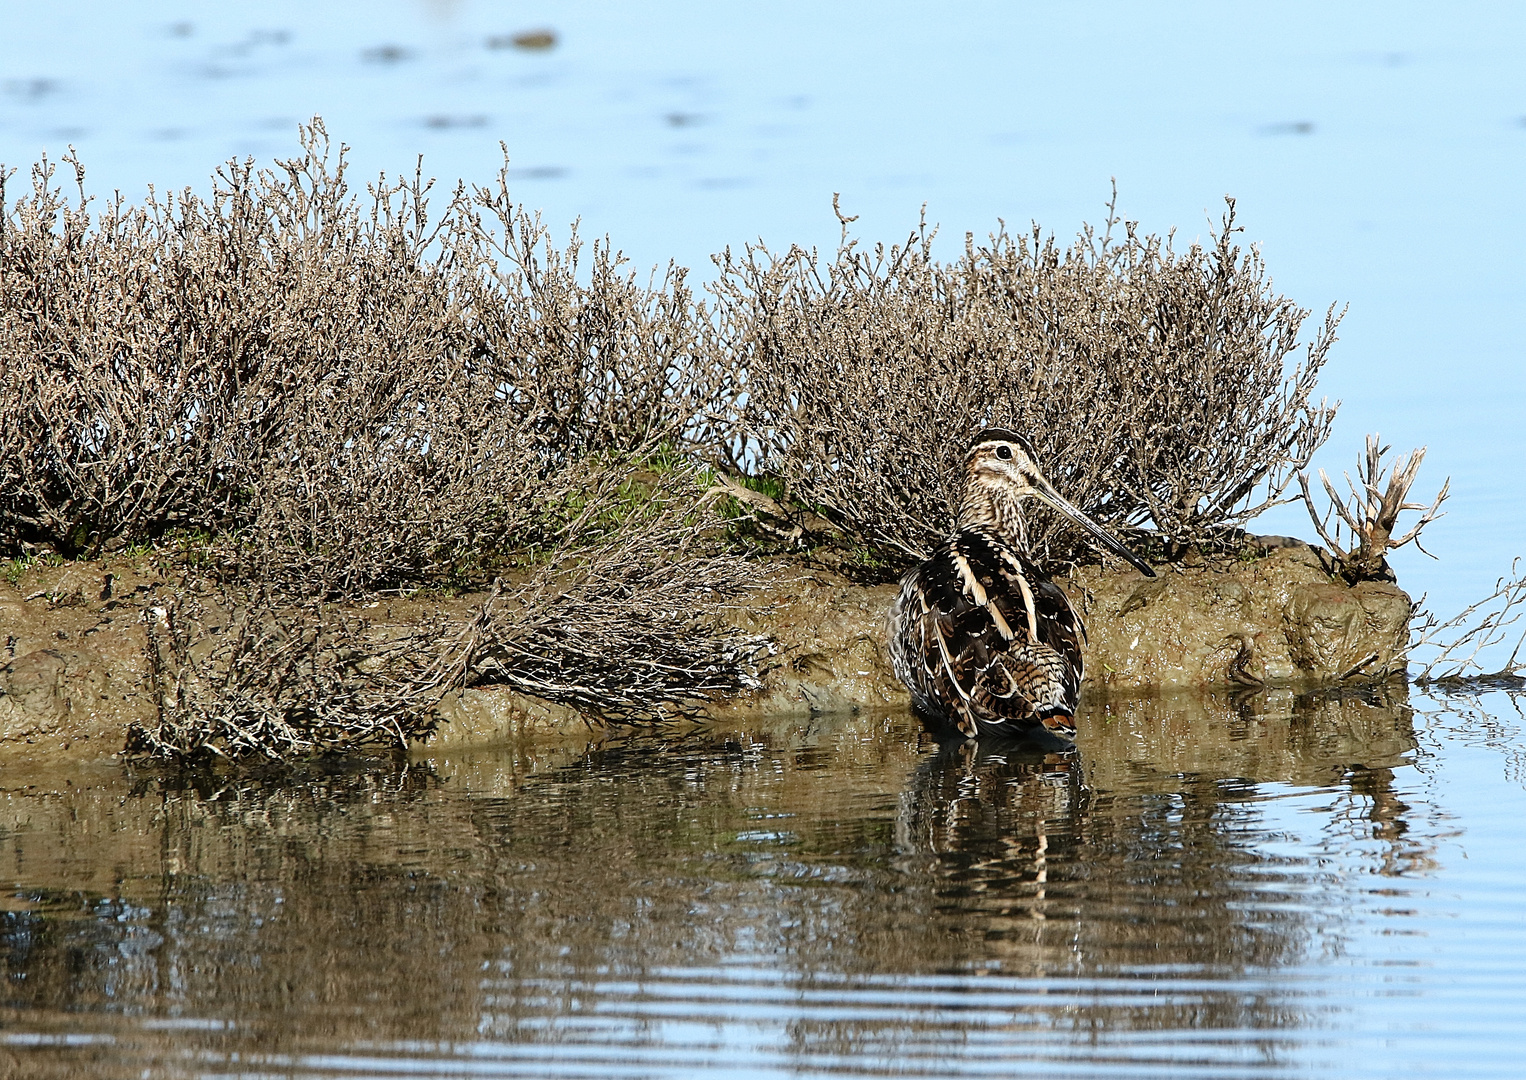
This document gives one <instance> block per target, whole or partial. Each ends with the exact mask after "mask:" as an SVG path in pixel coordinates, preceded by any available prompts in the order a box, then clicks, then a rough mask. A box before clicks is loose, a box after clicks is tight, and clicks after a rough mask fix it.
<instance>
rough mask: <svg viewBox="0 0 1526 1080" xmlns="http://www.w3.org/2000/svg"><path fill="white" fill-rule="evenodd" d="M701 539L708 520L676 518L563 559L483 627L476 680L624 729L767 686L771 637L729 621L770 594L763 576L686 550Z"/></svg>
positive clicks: (744, 564) (720, 557)
mask: <svg viewBox="0 0 1526 1080" xmlns="http://www.w3.org/2000/svg"><path fill="white" fill-rule="evenodd" d="M699 542H700V538H699V535H698V527H697V526H696V524H694V523H690V524H688V525H680V524H677V523H675V522H674V521H673V520H672V516H671V513H664V514H662V515H660V516H659V517H658V518H657V519H656V520H655V521H653V522H650V523H648V524H646V525H643V526H641V527H639V528H634V529H631V530H628V531H626V532H622V533H621V534H620V535H619V537H618V538H617V539H616V540H615V541H612V542H608V543H605V544H603V545H600V546H598V547H596V548H594V549H592V550H590V551H584V552H579V553H577V554H576V555H574V556H571V557H569V558H567V559H565V560H557V561H556V562H555V563H553V564H552V565H550V566H548V567H547V568H546V569H545V570H543V571H542V572H541V573H539V574H538V575H537V576H536V579H535V580H533V581H532V582H530V583H529V584H527V585H526V586H524V587H523V588H521V589H519V590H518V591H517V592H516V593H515V594H513V595H512V596H510V597H508V598H507V602H506V603H504V604H503V605H502V606H500V607H499V608H497V609H496V612H495V614H494V616H493V617H492V618H491V619H489V620H487V621H485V622H484V623H483V625H482V630H481V645H480V652H481V659H480V660H479V661H478V662H477V663H476V664H475V666H474V669H473V679H474V681H476V682H485V683H493V684H500V685H506V686H509V687H512V688H513V689H515V690H518V691H520V692H521V693H526V694H532V695H534V696H536V697H539V698H544V699H546V700H548V701H555V702H560V703H562V704H565V705H570V706H572V707H573V708H575V709H577V710H578V711H579V712H581V713H583V714H584V715H585V716H591V717H596V718H598V719H600V720H605V721H611V722H619V723H629V722H650V721H659V720H666V719H673V718H677V717H684V716H696V715H698V714H699V706H702V705H703V704H704V703H705V702H707V701H712V700H714V699H716V698H718V697H729V696H733V695H736V694H741V693H745V692H747V691H749V690H756V689H758V688H759V686H760V685H761V684H760V682H759V681H758V675H757V663H758V661H759V659H760V657H761V656H762V655H763V654H764V653H765V652H766V651H767V639H766V638H763V637H759V636H755V635H749V634H746V633H744V632H743V631H741V630H739V629H737V628H736V627H734V626H732V625H729V624H728V623H726V622H725V621H724V620H723V619H722V618H721V617H720V616H721V614H722V612H723V611H724V609H725V608H726V607H727V606H729V605H731V604H733V603H734V602H735V601H736V599H737V598H738V597H740V596H741V595H743V594H745V593H747V592H748V591H751V590H754V589H757V588H759V587H760V585H761V582H760V579H759V576H758V568H757V566H756V565H755V564H753V563H750V562H748V561H747V560H745V559H743V558H741V557H739V556H737V555H735V554H733V553H729V552H705V551H703V550H702V549H696V550H686V549H688V548H689V545H691V544H697V543H699Z"/></svg>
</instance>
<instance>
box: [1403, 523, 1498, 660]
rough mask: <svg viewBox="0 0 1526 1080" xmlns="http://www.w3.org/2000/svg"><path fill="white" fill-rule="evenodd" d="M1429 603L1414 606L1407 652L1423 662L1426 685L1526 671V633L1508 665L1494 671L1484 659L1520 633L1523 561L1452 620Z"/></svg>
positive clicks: (1419, 602) (1418, 601)
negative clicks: (1524, 657) (1523, 652)
mask: <svg viewBox="0 0 1526 1080" xmlns="http://www.w3.org/2000/svg"><path fill="white" fill-rule="evenodd" d="M1437 501H1438V502H1439V501H1440V500H1439V499H1438V500H1437ZM1424 605H1425V597H1423V596H1422V597H1421V598H1420V599H1419V600H1417V601H1415V603H1414V606H1413V608H1412V613H1411V617H1410V631H1409V634H1410V636H1409V648H1408V649H1407V651H1406V655H1407V656H1409V657H1412V658H1415V659H1417V660H1418V661H1419V662H1420V671H1419V673H1418V674H1417V675H1415V677H1414V681H1415V682H1417V683H1419V684H1421V685H1425V684H1427V683H1460V682H1467V681H1468V680H1485V681H1487V680H1510V679H1518V678H1519V676H1520V673H1521V672H1522V671H1523V670H1526V660H1522V659H1521V649H1522V647H1523V646H1526V632H1523V633H1522V634H1520V635H1519V636H1517V637H1516V641H1515V647H1514V648H1512V649H1511V650H1510V656H1509V657H1508V658H1507V659H1506V660H1505V662H1504V664H1503V665H1502V666H1500V667H1498V668H1495V669H1494V670H1492V671H1491V670H1489V669H1488V668H1486V667H1485V666H1484V664H1485V662H1486V661H1484V660H1483V659H1482V658H1483V657H1485V656H1487V655H1489V650H1491V649H1493V648H1494V647H1495V646H1497V645H1500V644H1502V643H1503V642H1505V641H1506V640H1507V639H1508V637H1509V636H1510V635H1511V634H1513V633H1514V631H1513V630H1512V629H1511V627H1513V626H1514V625H1515V624H1516V623H1518V622H1519V621H1520V619H1521V616H1522V615H1526V574H1523V573H1521V561H1520V560H1519V559H1516V560H1515V561H1514V562H1513V563H1511V564H1510V576H1509V577H1502V578H1500V579H1499V580H1498V581H1496V582H1495V583H1494V591H1493V592H1491V593H1490V594H1489V595H1488V596H1485V597H1484V598H1483V599H1481V600H1477V601H1475V602H1473V603H1472V604H1469V605H1468V606H1467V607H1465V608H1463V609H1462V610H1461V611H1459V612H1458V613H1457V614H1456V615H1453V616H1452V617H1451V618H1447V619H1443V618H1441V617H1440V616H1439V615H1437V614H1435V613H1434V612H1432V611H1430V610H1429V609H1427V608H1425V606H1424Z"/></svg>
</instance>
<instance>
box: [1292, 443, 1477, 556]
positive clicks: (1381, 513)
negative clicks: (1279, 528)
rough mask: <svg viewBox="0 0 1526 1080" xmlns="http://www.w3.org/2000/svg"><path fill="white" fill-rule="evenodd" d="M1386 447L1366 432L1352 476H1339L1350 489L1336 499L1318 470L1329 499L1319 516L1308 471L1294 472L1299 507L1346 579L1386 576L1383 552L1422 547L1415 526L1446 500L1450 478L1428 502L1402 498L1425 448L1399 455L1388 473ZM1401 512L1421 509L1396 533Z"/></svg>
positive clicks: (1432, 516)
mask: <svg viewBox="0 0 1526 1080" xmlns="http://www.w3.org/2000/svg"><path fill="white" fill-rule="evenodd" d="M1390 449H1391V448H1390V447H1387V446H1382V447H1380V446H1379V437H1378V436H1377V435H1369V436H1367V452H1366V454H1365V455H1364V456H1363V457H1362V459H1361V460H1360V461H1359V462H1358V469H1359V471H1358V473H1357V479H1356V480H1352V479H1351V474H1350V473H1347V474H1345V478H1346V485H1347V487H1348V488H1350V494H1349V496H1347V497H1342V495H1341V494H1340V492H1339V491H1338V490H1337V489H1336V487H1335V484H1334V483H1332V482H1331V480H1330V477H1328V476H1327V475H1325V471H1324V470H1323V469H1321V470H1320V471H1319V478H1320V481H1321V482H1322V483H1323V484H1324V487H1325V494H1326V496H1327V497H1328V498H1329V500H1330V507H1329V509H1327V510H1326V511H1325V512H1324V513H1323V514H1321V513H1320V512H1319V510H1318V508H1317V507H1316V506H1315V505H1314V496H1313V494H1312V493H1311V492H1310V491H1309V477H1308V473H1306V472H1303V471H1300V472H1299V473H1298V486H1299V488H1300V489H1301V490H1302V492H1303V501H1304V505H1305V507H1306V508H1307V509H1308V511H1309V518H1310V519H1311V520H1312V521H1313V522H1314V528H1315V529H1316V530H1317V531H1318V532H1319V538H1320V539H1321V540H1322V541H1324V543H1325V546H1326V547H1327V548H1329V550H1330V555H1331V558H1332V559H1333V560H1334V562H1335V571H1336V572H1337V573H1339V574H1340V575H1341V576H1342V577H1344V578H1345V579H1346V580H1347V581H1350V582H1352V583H1355V582H1358V581H1368V580H1372V579H1374V578H1391V577H1392V571H1390V570H1389V568H1388V561H1387V555H1388V552H1390V551H1395V550H1397V549H1399V548H1401V547H1403V546H1404V545H1406V544H1411V543H1412V544H1414V545H1415V546H1416V547H1417V548H1420V550H1421V551H1425V548H1423V547H1421V546H1420V533H1421V530H1423V529H1424V528H1425V527H1426V526H1427V525H1429V524H1430V523H1431V522H1433V521H1435V520H1436V519H1437V518H1439V517H1442V516H1443V515H1442V512H1441V504H1442V503H1443V502H1445V501H1446V498H1447V494H1448V491H1449V489H1450V487H1451V483H1452V481H1451V479H1450V478H1448V479H1447V480H1446V481H1445V482H1444V483H1443V484H1442V485H1441V491H1440V492H1439V493H1438V494H1437V495H1436V498H1435V499H1434V500H1433V501H1432V502H1431V503H1430V504H1428V505H1427V504H1426V503H1416V502H1408V501H1406V500H1407V499H1408V497H1409V492H1410V489H1411V488H1412V487H1414V484H1415V477H1416V475H1417V474H1418V473H1419V471H1420V463H1421V462H1422V461H1424V460H1425V447H1421V448H1420V449H1418V450H1415V451H1413V452H1411V453H1410V454H1409V455H1407V456H1406V455H1404V454H1400V455H1399V457H1398V459H1397V460H1396V461H1395V462H1394V463H1393V468H1392V471H1387V470H1386V469H1385V467H1384V465H1383V457H1384V455H1385V454H1387V453H1388V451H1389V450H1390ZM1385 472H1387V476H1386V479H1385V475H1384V474H1385ZM1407 510H1419V511H1421V514H1420V518H1419V520H1418V521H1416V522H1415V524H1414V525H1413V526H1412V527H1411V528H1410V529H1409V531H1408V532H1405V533H1402V534H1400V535H1398V536H1397V537H1396V536H1395V531H1396V530H1397V528H1398V521H1399V515H1400V514H1402V513H1404V512H1405V511H1407ZM1332 514H1333V515H1334V516H1335V518H1336V520H1335V523H1334V526H1333V528H1332V527H1331V520H1330V519H1331V516H1332ZM1425 553H1426V554H1427V555H1429V554H1430V552H1428V551H1425ZM1433 557H1434V556H1433Z"/></svg>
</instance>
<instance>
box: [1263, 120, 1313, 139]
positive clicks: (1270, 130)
mask: <svg viewBox="0 0 1526 1080" xmlns="http://www.w3.org/2000/svg"><path fill="white" fill-rule="evenodd" d="M1259 132H1260V134H1262V135H1313V134H1314V122H1313V121H1312V120H1288V121H1284V122H1283V123H1280V124H1263V125H1262V126H1261V128H1260V129H1259Z"/></svg>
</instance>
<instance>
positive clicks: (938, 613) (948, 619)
mask: <svg viewBox="0 0 1526 1080" xmlns="http://www.w3.org/2000/svg"><path fill="white" fill-rule="evenodd" d="M1033 457H1034V454H1033V448H1032V446H1031V445H1030V444H1029V443H1028V441H1027V440H1026V439H1024V438H1022V437H1021V436H1020V435H1016V434H1014V433H1012V432H1010V431H1004V430H1001V429H996V428H993V429H990V430H988V431H983V432H981V433H980V435H978V436H976V438H975V441H974V443H973V445H972V446H971V447H970V451H969V455H968V457H967V458H966V461H965V488H964V497H963V500H962V501H961V503H960V507H959V517H958V531H957V532H956V533H954V535H952V536H950V537H949V538H948V539H947V540H945V541H944V542H943V544H942V545H940V546H939V548H938V550H937V551H935V552H934V553H933V555H932V557H931V558H929V559H928V560H927V561H925V562H923V563H922V564H921V565H919V566H917V567H916V568H915V569H913V570H912V571H911V572H910V573H908V574H907V575H906V577H905V578H904V579H902V581H901V591H900V593H899V594H898V595H897V596H896V599H895V601H894V602H893V603H892V604H891V606H890V612H889V622H890V627H889V629H890V654H891V661H892V663H893V665H894V667H895V671H896V674H897V675H898V676H899V677H900V679H901V681H902V682H904V683H905V684H906V685H907V687H908V688H909V689H910V690H911V695H912V700H913V702H914V704H915V705H916V708H917V709H918V711H920V712H921V713H923V714H924V715H927V716H930V717H932V718H934V719H936V720H941V721H947V722H950V723H952V724H954V725H955V726H956V727H958V728H959V730H960V731H962V732H963V733H964V734H965V735H966V736H969V737H974V736H976V735H979V734H981V733H983V732H984V733H1003V734H1013V735H1019V734H1023V733H1025V732H1031V731H1033V730H1035V729H1037V728H1039V727H1044V728H1047V729H1049V730H1050V731H1053V732H1055V733H1057V734H1061V735H1069V734H1071V733H1073V732H1074V730H1075V712H1076V704H1077V702H1078V700H1079V698H1080V694H1081V675H1082V663H1081V643H1082V642H1083V641H1084V640H1085V637H1086V630H1085V627H1083V626H1082V624H1081V619H1080V616H1078V615H1077V614H1076V612H1075V609H1073V608H1072V607H1071V606H1070V601H1069V600H1068V599H1067V598H1066V596H1065V593H1064V592H1063V591H1061V589H1060V587H1059V586H1058V585H1056V584H1054V582H1052V581H1050V580H1049V578H1048V577H1047V575H1045V573H1044V572H1043V570H1042V569H1041V568H1040V567H1039V566H1038V564H1037V563H1035V562H1034V561H1033V559H1032V557H1031V556H1030V555H1029V554H1028V550H1027V535H1026V530H1025V528H1024V525H1023V516H1022V510H1021V505H1020V504H1021V502H1022V500H1023V499H1025V498H1028V497H1030V496H1032V497H1036V498H1039V499H1042V500H1043V501H1045V502H1046V503H1048V504H1049V505H1051V506H1053V507H1054V508H1055V509H1057V510H1059V511H1060V512H1061V513H1064V514H1066V515H1067V516H1069V517H1071V518H1072V519H1073V520H1075V521H1076V522H1077V523H1078V524H1080V525H1081V526H1082V527H1084V528H1085V529H1086V530H1087V531H1088V532H1089V533H1091V534H1092V535H1093V536H1094V537H1095V538H1097V539H1098V540H1099V541H1100V542H1101V543H1102V544H1103V545H1105V546H1106V547H1108V548H1109V549H1110V550H1112V551H1114V552H1115V553H1117V554H1119V555H1122V556H1123V557H1124V558H1126V559H1128V560H1129V561H1130V562H1131V563H1133V564H1134V565H1135V566H1137V567H1138V568H1139V569H1140V570H1141V571H1142V572H1143V573H1145V574H1147V575H1149V576H1151V577H1153V576H1154V571H1153V570H1151V569H1150V568H1149V566H1147V565H1146V564H1145V563H1144V562H1142V561H1141V560H1140V559H1139V558H1138V557H1136V556H1135V555H1134V554H1133V553H1131V552H1130V551H1128V549H1127V548H1125V547H1124V546H1123V545H1122V544H1121V543H1120V542H1119V541H1118V540H1116V539H1115V538H1113V537H1112V536H1111V535H1110V534H1108V533H1107V532H1106V531H1105V530H1103V529H1102V528H1101V526H1099V525H1097V524H1096V523H1095V522H1093V521H1092V520H1091V519H1090V518H1088V517H1086V516H1085V515H1084V514H1082V513H1081V512H1080V511H1079V510H1077V509H1076V508H1075V507H1073V506H1071V505H1070V503H1068V502H1066V501H1065V500H1064V499H1063V498H1061V497H1060V496H1059V494H1058V493H1057V492H1055V490H1054V488H1053V487H1052V486H1051V485H1050V484H1049V482H1048V481H1047V480H1045V479H1044V477H1043V474H1041V473H1040V472H1039V470H1038V467H1037V466H1036V465H1035V464H1034V462H1033Z"/></svg>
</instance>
